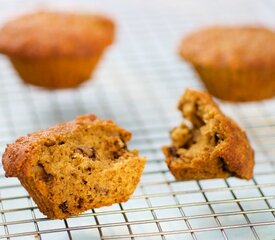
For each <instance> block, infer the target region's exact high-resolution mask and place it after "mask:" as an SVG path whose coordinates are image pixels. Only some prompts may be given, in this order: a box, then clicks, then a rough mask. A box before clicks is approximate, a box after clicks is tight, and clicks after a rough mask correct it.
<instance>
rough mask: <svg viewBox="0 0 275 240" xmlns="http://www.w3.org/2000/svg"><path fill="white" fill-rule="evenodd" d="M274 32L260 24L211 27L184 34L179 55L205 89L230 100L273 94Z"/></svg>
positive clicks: (274, 71) (274, 91) (265, 96)
mask: <svg viewBox="0 0 275 240" xmlns="http://www.w3.org/2000/svg"><path fill="white" fill-rule="evenodd" d="M274 46H275V32H273V31H271V30H269V29H266V28H262V27H210V28H206V29H203V30H200V31H198V32H195V33H192V34H191V35H189V36H187V37H186V38H185V39H184V40H183V41H182V43H181V46H180V55H181V56H182V57H183V58H184V59H185V60H187V61H189V62H190V63H192V64H193V66H194V68H195V69H196V70H197V72H198V74H199V75H200V77H201V80H202V81H203V82H204V84H205V86H206V88H207V89H208V91H209V92H210V93H211V94H212V95H214V96H215V97H218V98H220V99H224V100H229V101H256V100H262V99H266V98H271V97H273V96H275V47H274Z"/></svg>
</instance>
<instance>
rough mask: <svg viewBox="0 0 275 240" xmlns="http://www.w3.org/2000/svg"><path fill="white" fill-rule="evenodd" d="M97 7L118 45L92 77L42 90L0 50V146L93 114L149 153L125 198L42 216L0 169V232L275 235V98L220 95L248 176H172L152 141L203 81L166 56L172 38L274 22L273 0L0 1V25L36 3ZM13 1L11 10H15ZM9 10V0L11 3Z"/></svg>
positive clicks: (19, 235) (27, 235)
mask: <svg viewBox="0 0 275 240" xmlns="http://www.w3.org/2000/svg"><path fill="white" fill-rule="evenodd" d="M45 6H50V7H58V8H73V9H80V10H83V9H85V10H89V9H99V10H104V11H105V12H107V13H110V14H111V15H113V17H114V18H115V19H116V20H117V23H118V25H119V28H118V37H117V43H116V44H115V45H114V46H113V48H111V49H110V50H109V51H108V53H107V54H106V55H105V58H104V60H103V61H102V62H101V65H100V66H99V68H98V70H97V72H96V73H95V75H94V77H93V79H94V81H90V82H88V83H86V84H84V85H83V86H81V87H80V88H77V89H72V90H65V91H52V92H49V91H46V90H43V89H39V88H35V87H32V86H27V85H24V84H22V83H21V81H20V80H19V78H18V77H17V75H16V73H15V72H14V70H13V69H12V67H11V66H10V64H9V62H8V61H7V59H6V58H5V57H2V56H1V57H0V81H1V85H0V153H1V154H2V153H3V151H4V148H5V145H6V143H9V142H11V141H13V140H14V139H15V138H16V137H18V136H21V135H24V134H26V133H29V132H32V131H35V130H37V129H40V128H44V127H48V126H51V125H54V124H56V123H57V122H61V121H66V120H70V119H73V118H74V117H75V116H77V115H79V114H83V113H87V112H93V113H95V114H97V115H98V116H99V117H101V118H111V119H114V120H115V121H116V122H118V123H119V124H120V125H121V126H123V127H125V128H126V129H129V130H130V131H131V132H132V133H133V140H132V142H131V144H130V145H131V146H130V147H132V148H137V149H139V150H140V152H141V155H146V156H147V157H148V164H147V166H146V168H145V171H144V174H143V177H142V180H141V183H140V185H139V187H138V188H137V190H136V192H135V194H134V196H133V197H132V198H131V199H130V200H129V201H128V202H126V203H121V204H116V205H113V206H111V207H103V208H99V209H92V210H90V211H87V212H85V213H83V214H81V215H79V216H76V217H72V218H69V219H66V220H64V221H61V220H49V219H47V218H46V217H45V216H44V215H42V214H41V213H40V212H39V210H38V209H37V206H36V205H35V203H34V202H33V201H32V199H31V198H30V197H29V195H28V194H27V192H26V191H25V190H24V188H23V187H22V186H21V185H20V183H19V182H18V180H17V179H12V178H9V179H6V178H5V177H4V171H3V170H2V168H1V170H0V215H1V216H0V238H1V239H3V238H4V239H43V240H44V239H62V240H63V239H234V240H236V239H242V240H243V239H264V240H267V239H275V182H274V179H275V160H274V155H275V112H274V109H275V102H274V100H269V101H263V102H259V103H248V104H229V103H224V102H220V106H221V107H222V109H223V110H224V111H225V112H226V113H227V114H228V115H230V116H231V117H232V118H234V119H235V120H237V121H238V122H239V123H240V125H241V126H242V127H243V128H244V129H245V130H246V131H247V133H248V135H249V138H250V139H251V143H252V144H253V146H254V149H255V151H256V167H255V176H254V178H253V180H251V181H243V180H240V179H237V178H229V179H226V180H223V179H215V180H203V181H175V180H174V178H173V177H172V175H171V174H170V173H169V171H168V170H167V167H166V165H165V163H164V161H163V156H162V154H161V151H160V146H162V145H163V144H166V143H168V142H169V138H168V131H169V129H170V128H171V127H173V126H175V125H177V124H178V122H179V121H180V116H179V114H178V113H177V111H176V108H175V106H176V103H177V100H178V98H179V96H180V95H181V93H182V92H183V90H184V89H185V88H186V87H193V88H198V89H200V88H202V86H201V85H200V82H199V81H198V80H197V77H196V75H195V74H194V72H193V71H192V70H191V68H190V67H189V66H188V65H186V64H184V63H183V62H182V61H180V60H179V59H178V57H177V54H176V46H177V44H178V42H179V39H180V38H181V37H182V36H183V35H184V34H186V33H187V32H189V31H191V30H192V29H194V28H196V27H198V26H201V25H206V24H211V23H238V24H240V23H255V22H257V23H262V24H266V25H272V24H274V21H275V2H274V1H268V0H266V1H256V0H255V1H250V0H240V1H238V2H234V1H226V0H215V1H210V2H208V1H207V3H206V1H203V0H195V1H189V0H185V1H180V0H170V1H169V2H167V1H166V2H163V1H161V0H151V1H138V0H135V1H126V0H108V1H107V0H104V1H94V2H92V3H90V2H88V1H85V0H82V1H78V2H77V3H74V2H73V1H58V3H54V1H34V0H33V1H28V2H27V3H25V2H24V3H23V2H21V1H19V0H12V1H2V2H0V23H2V22H4V21H5V20H6V19H8V18H9V17H12V16H13V15H14V14H17V13H19V12H24V11H29V10H31V9H36V8H40V7H45ZM15 7H16V9H17V10H16V11H15ZM18 9H19V10H18Z"/></svg>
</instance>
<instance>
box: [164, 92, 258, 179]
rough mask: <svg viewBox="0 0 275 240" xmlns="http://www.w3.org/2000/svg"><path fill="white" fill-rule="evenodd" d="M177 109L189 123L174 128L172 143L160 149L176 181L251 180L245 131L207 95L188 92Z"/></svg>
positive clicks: (251, 154) (251, 158)
mask: <svg viewBox="0 0 275 240" xmlns="http://www.w3.org/2000/svg"><path fill="white" fill-rule="evenodd" d="M178 109H179V110H180V111H181V112H182V114H183V117H184V118H185V119H186V120H187V121H189V123H182V124H181V125H180V126H179V127H176V128H174V129H173V130H172V131H171V139H172V144H171V145H170V146H164V147H163V153H164V154H165V156H166V163H167V165H168V167H169V169H170V171H171V172H172V174H173V175H174V176H175V178H176V179H178V180H189V179H208V178H227V177H229V176H236V177H239V178H244V179H247V180H248V179H251V178H252V176H253V167H254V151H253V149H252V148H251V146H250V144H249V141H248V139H247V137H246V134H245V132H244V131H243V130H242V129H241V128H240V127H239V126H238V125H237V123H235V122H234V121H233V120H232V119H230V118H228V117H227V116H225V115H224V114H223V113H222V112H221V110H220V109H219V107H218V106H217V105H216V104H215V103H214V102H213V101H212V99H211V97H210V96H209V94H207V93H203V92H198V91H195V90H190V89H188V90H186V92H185V94H184V95H183V96H182V97H181V99H180V102H179V105H178Z"/></svg>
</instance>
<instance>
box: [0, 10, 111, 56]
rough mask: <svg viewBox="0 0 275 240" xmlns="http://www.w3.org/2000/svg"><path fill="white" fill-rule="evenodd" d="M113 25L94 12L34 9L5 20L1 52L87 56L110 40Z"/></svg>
mask: <svg viewBox="0 0 275 240" xmlns="http://www.w3.org/2000/svg"><path fill="white" fill-rule="evenodd" d="M114 31H115V26H114V23H113V21H112V20H110V19H109V18H107V17H105V16H102V15H96V14H77V13H70V12H45V11H44V12H37V13H31V14H27V15H24V16H21V17H18V18H16V19H15V20H11V21H10V22H7V23H6V24H5V25H4V27H3V28H2V29H1V30H0V52H2V53H4V54H7V55H8V56H16V57H30V58H32V59H33V58H35V59H41V58H43V59H45V58H48V57H60V56H61V57H71V56H73V57H86V56H90V55H91V54H93V53H95V52H101V51H102V50H103V49H104V48H105V47H106V46H107V45H110V44H111V43H112V42H113V38H114Z"/></svg>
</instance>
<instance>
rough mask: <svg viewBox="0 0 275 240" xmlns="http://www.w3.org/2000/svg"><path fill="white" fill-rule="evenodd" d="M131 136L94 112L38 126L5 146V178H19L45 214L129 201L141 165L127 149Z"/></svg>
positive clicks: (61, 215) (70, 212)
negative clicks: (39, 128)
mask: <svg viewBox="0 0 275 240" xmlns="http://www.w3.org/2000/svg"><path fill="white" fill-rule="evenodd" d="M130 138H131V134H130V133H129V132H128V131H126V130H124V129H122V128H120V127H118V126H117V125H116V124H115V123H114V122H112V121H105V120H99V119H97V118H96V116H94V115H85V116H80V117H78V118H77V119H75V120H74V121H71V122H66V123H61V124H58V125H56V126H54V127H51V128H49V129H45V130H41V131H38V132H35V133H32V134H29V135H27V136H24V137H20V138H18V139H17V140H16V142H15V143H13V144H9V145H8V146H7V148H6V151H5V153H4V154H3V159H2V161H3V166H4V169H5V172H6V176H7V177H18V179H19V180H20V182H21V183H22V185H23V186H24V187H25V188H26V190H27V191H28V192H29V194H30V195H31V196H32V197H33V199H34V201H35V202H36V203H37V205H38V207H39V209H40V210H41V212H43V213H44V214H45V215H47V216H48V217H49V218H58V219H63V218H67V217H69V216H71V215H75V214H79V213H81V212H83V211H85V210H88V209H91V208H97V207H101V206H108V205H111V204H113V203H120V202H124V201H127V200H128V198H129V197H130V196H131V194H132V193H133V192H134V190H135V188H136V186H137V184H138V182H139V180H140V177H141V174H142V171H143V168H144V164H145V158H143V157H139V156H138V151H137V150H133V151H130V150H128V149H127V145H126V142H127V141H129V140H130Z"/></svg>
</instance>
